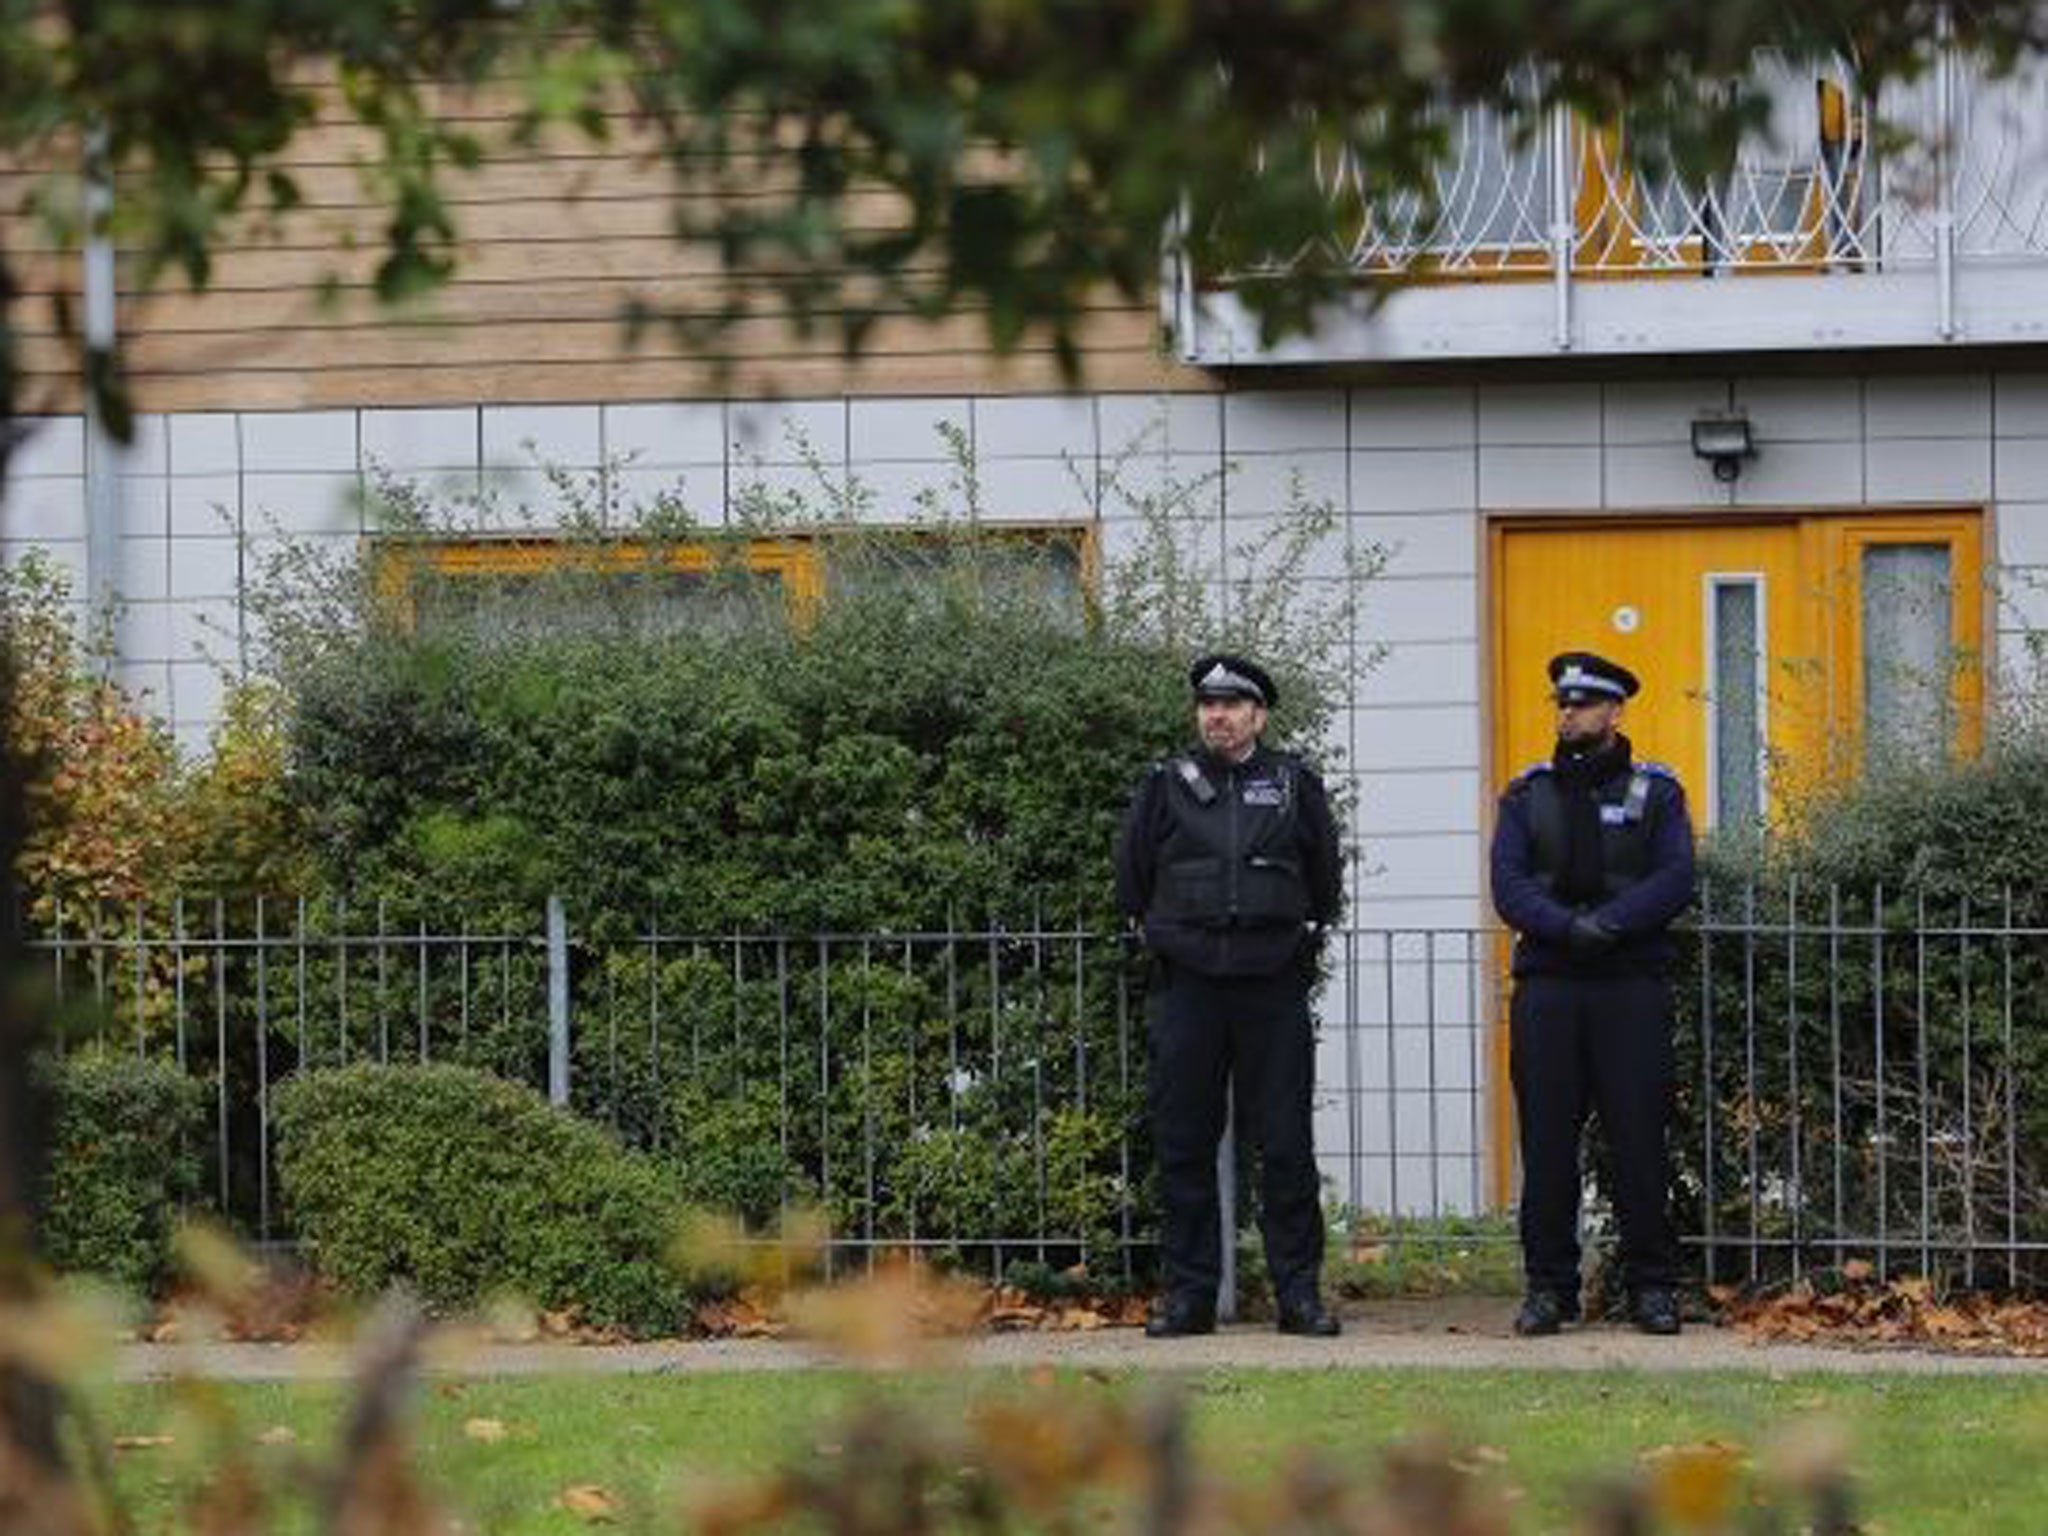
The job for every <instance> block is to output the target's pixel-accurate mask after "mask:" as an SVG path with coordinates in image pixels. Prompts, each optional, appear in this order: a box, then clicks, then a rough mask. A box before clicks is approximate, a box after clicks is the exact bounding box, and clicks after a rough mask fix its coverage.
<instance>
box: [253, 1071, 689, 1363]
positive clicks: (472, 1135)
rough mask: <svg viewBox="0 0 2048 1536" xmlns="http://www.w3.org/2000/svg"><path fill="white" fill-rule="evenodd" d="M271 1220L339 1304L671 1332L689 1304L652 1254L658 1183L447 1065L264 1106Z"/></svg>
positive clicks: (666, 1219) (541, 1110)
mask: <svg viewBox="0 0 2048 1536" xmlns="http://www.w3.org/2000/svg"><path fill="white" fill-rule="evenodd" d="M276 1128H277V1170H278V1179H279V1184H280V1187H281V1189H282V1193H283V1198H284V1204H285V1209H286V1212H287V1214H288V1217H289V1219H290V1220H291V1222H292V1223H293V1225H294V1229H295V1230H296V1231H297V1233H298V1234H299V1236H300V1237H301V1239H303V1240H304V1241H305V1243H306V1244H307V1248H308V1252H309V1254H310V1256H311V1259H312V1261H313V1264H314V1266H315V1268H316V1269H317V1270H318V1271H319V1272H320V1273H321V1274H323V1275H326V1276H328V1277H330V1278H332V1279H333V1280H335V1281H336V1282H337V1283H339V1284H340V1285H341V1286H342V1287H343V1288H344V1289H346V1290H347V1291H349V1292H352V1293H354V1294H358V1295H367V1294H371V1293H374V1292H376V1291H378V1290H381V1289H382V1288H384V1287H385V1286H388V1285H391V1284H393V1283H400V1282H402V1283H406V1284H409V1285H411V1286H412V1287H413V1288H414V1289H415V1290H417V1291H418V1292H419V1294H420V1295H421V1296H422V1297H423V1298H424V1299H425V1300H426V1301H427V1302H428V1304H430V1305H431V1306H434V1307H436V1308H440V1309H449V1310H455V1309H463V1308H469V1307H474V1306H476V1305H478V1304H479V1303H482V1302H485V1301H487V1300H488V1299H490V1298H491V1297H492V1296H494V1295H497V1294H503V1293H508V1292H509V1293H513V1294H517V1295H520V1296H523V1297H526V1298H528V1299H530V1300H531V1301H533V1302H535V1303H537V1304H539V1305H540V1306H543V1307H545V1308H548V1309H550V1310H562V1309H574V1310H575V1311H576V1312H577V1314H578V1315H579V1316H580V1317H581V1318H582V1319H583V1320H584V1321H586V1322H590V1323H593V1324H598V1325H605V1326H616V1327H620V1328H624V1329H627V1330H629V1331H631V1332H634V1333H640V1334H672V1333H675V1332H677V1331H679V1330H680V1329H681V1328H682V1326H683V1325H684V1323H685V1322H686V1320H687V1317H688V1313H689V1309H690V1303H691V1299H692V1298H691V1295H690V1293H689V1291H688V1289H687V1287H685V1286H684V1284H683V1283H682V1282H681V1281H680V1280H679V1279H678V1278H677V1276H676V1275H675V1274H674V1273H673V1272H672V1270H671V1269H670V1268H669V1266H668V1263H667V1258H666V1250H667V1247H668V1245H669V1244H670V1242H671V1241H672V1240H673V1238H674V1236H675V1233H676V1231H677V1230H678V1227H679V1225H680V1223H681V1220H682V1218H683V1216H684V1208H683V1205H682V1202H681V1199H680V1198H679V1196H678V1194H677V1192H676V1189H675V1185H674V1182H673V1180H672V1179H671V1178H670V1177H668V1176H667V1175H666V1174H665V1173H664V1172H663V1170H662V1169H661V1168H660V1167H659V1166H658V1165H657V1164H656V1163H654V1162H653V1161H651V1160H650V1159H648V1158H645V1157H642V1156H640V1155H638V1154H635V1153H632V1152H629V1151H628V1150H626V1149H625V1148H624V1147H622V1146H621V1145H620V1144H619V1143H618V1142H617V1141H616V1140H615V1139H613V1138H612V1137H611V1136H610V1135H609V1134H607V1133H606V1132H605V1131H603V1130H602V1129H600V1128H598V1127H597V1126H594V1125H592V1124H590V1123H589V1122H587V1121H584V1120H581V1119H579V1118H578V1117H576V1116H575V1115H573V1114H569V1113H567V1112H565V1111H562V1110H558V1109H556V1108H554V1107H553V1106H551V1105H550V1104H549V1103H548V1102H547V1101H546V1099H544V1098H543V1097H541V1095H539V1094H537V1093H535V1092H533V1091H532V1090H530V1089H527V1088H524V1087H521V1086H518V1085H517V1084H514V1083H510V1082H506V1081H504V1080H503V1079H500V1078H496V1077H493V1076H490V1075H488V1074H486V1073H481V1072H475V1071H471V1070H469V1069H466V1068H462V1067H450V1066H407V1067H390V1066H377V1065H361V1066H352V1067H342V1068H337V1069H333V1070H328V1071H320V1072H313V1073H309V1074H307V1075H305V1076H303V1077H300V1078H297V1079H294V1080H293V1081H291V1082H289V1083H287V1084H285V1085H284V1087H283V1088H282V1089H280V1091H279V1092H278V1095H277V1100H276Z"/></svg>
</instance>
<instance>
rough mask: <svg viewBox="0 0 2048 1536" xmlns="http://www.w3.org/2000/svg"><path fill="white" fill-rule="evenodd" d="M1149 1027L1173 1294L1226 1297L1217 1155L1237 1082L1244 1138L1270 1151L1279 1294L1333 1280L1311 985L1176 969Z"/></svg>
mask: <svg viewBox="0 0 2048 1536" xmlns="http://www.w3.org/2000/svg"><path fill="white" fill-rule="evenodd" d="M1148 1022H1149V1026H1150V1031H1151V1041H1152V1056H1151V1065H1150V1080H1149V1086H1150V1090H1151V1109H1152V1142H1153V1150H1154V1153H1155V1155H1156V1157H1157V1159H1158V1163H1159V1188H1160V1203H1161V1206H1162V1212H1161V1214H1162V1216H1163V1218H1164V1220H1163V1230H1162V1232H1161V1246H1162V1248H1163V1250H1164V1255H1163V1256H1164V1260H1165V1269H1166V1284H1167V1287H1168V1289H1169V1290H1171V1291H1172V1292H1174V1293H1175V1294H1178V1295H1185V1296H1190V1297H1194V1298H1197V1299H1199V1300H1201V1301H1203V1302H1205V1303H1213V1302H1214V1300H1215V1296H1216V1286H1217V1282H1218V1281H1219V1280H1220V1279H1221V1277H1222V1233H1221V1230H1220V1218H1219V1215H1218V1210H1217V1194H1216V1150H1217V1147H1218V1145H1219V1144H1220V1143H1221V1141H1222V1139H1223V1126H1224V1120H1225V1112H1226V1099H1225V1095H1226V1093H1227V1092H1229V1089H1230V1085H1231V1084H1233V1083H1234V1085H1235V1089H1236V1095H1235V1097H1236V1111H1237V1133H1238V1135H1239V1136H1240V1137H1241V1138H1242V1139H1244V1140H1245V1141H1246V1142H1247V1143H1249V1144H1252V1145H1255V1146H1257V1148H1258V1149H1259V1169H1260V1176H1259V1191H1260V1204H1261V1210H1260V1226H1261V1229H1262V1233H1263V1235H1264V1237H1265V1240H1266V1267H1267V1269H1268V1270H1269V1271H1270V1272H1271V1274H1272V1277H1273V1289H1274V1292H1275V1294H1276V1295H1280V1296H1290V1295H1300V1294H1302V1293H1303V1292H1304V1291H1308V1290H1312V1289H1313V1288H1314V1287H1315V1285H1316V1283H1317V1279H1318V1277H1319V1276H1320V1274H1321V1272H1322V1262H1323V1206H1322V1187H1321V1183H1320V1181H1319V1179H1318V1176H1317V1173H1316V1158H1315V1146H1314V1136H1313V1130H1312V1126H1311V1120H1310V1116H1311V1104H1310V1101H1311V1095H1312V1093H1313V1090H1314V1085H1315V1032H1314V1028H1313V1026H1312V1025H1311V1024H1310V1022H1309V1013H1308V987H1307V984H1306V982H1305V981H1304V980H1303V978H1302V977H1301V976H1300V975H1299V974H1298V973H1297V972H1296V971H1295V970H1293V969H1292V968H1289V969H1288V970H1287V971H1285V972H1283V973H1282V974H1280V975H1277V976H1203V975H1199V974H1197V973H1195V972H1192V971H1189V970H1186V969H1184V968H1182V967H1178V966H1173V967H1168V968H1167V969H1166V972H1165V975H1164V976H1163V977H1160V978H1156V984H1155V986H1154V988H1153V992H1152V997H1151V1004H1150V1017H1149V1020H1148Z"/></svg>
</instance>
